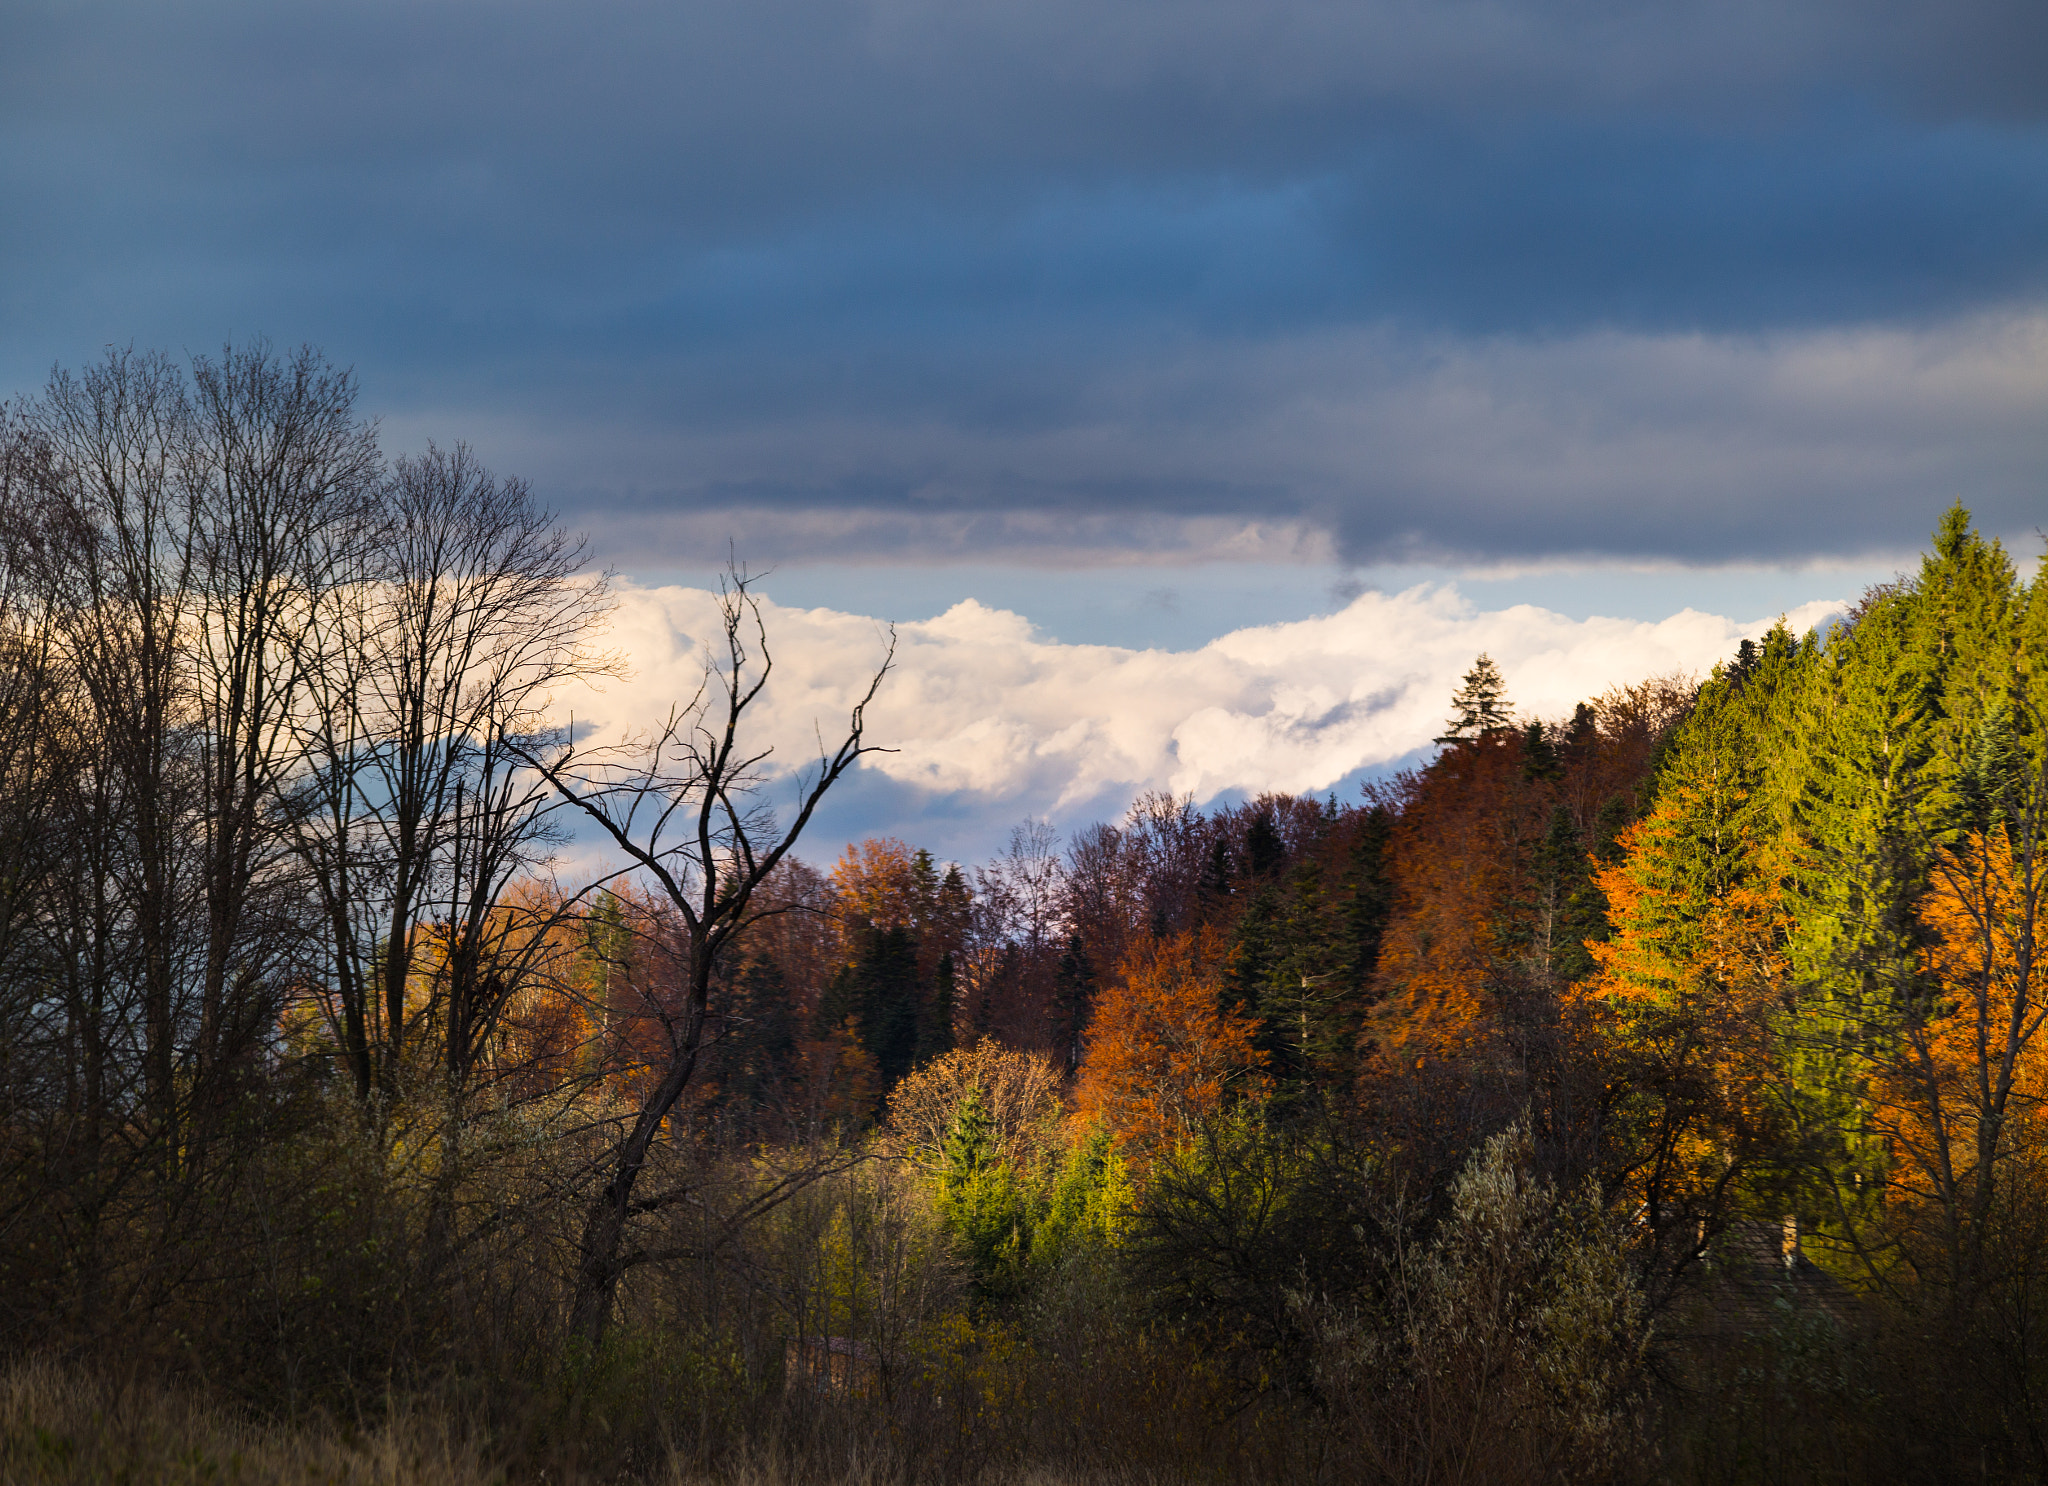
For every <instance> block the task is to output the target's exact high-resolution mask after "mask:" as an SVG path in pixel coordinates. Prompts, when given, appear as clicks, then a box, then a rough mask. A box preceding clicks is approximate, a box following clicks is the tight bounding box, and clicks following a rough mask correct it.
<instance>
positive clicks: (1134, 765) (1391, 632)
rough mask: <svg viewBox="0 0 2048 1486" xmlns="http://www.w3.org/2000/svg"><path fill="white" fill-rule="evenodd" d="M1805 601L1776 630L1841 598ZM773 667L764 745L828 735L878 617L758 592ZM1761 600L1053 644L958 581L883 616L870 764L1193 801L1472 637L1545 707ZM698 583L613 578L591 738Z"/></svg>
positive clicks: (1417, 606) (1623, 673)
mask: <svg viewBox="0 0 2048 1486" xmlns="http://www.w3.org/2000/svg"><path fill="white" fill-rule="evenodd" d="M1839 608H1840V604H1839V603H1838V602H1835V601H1825V600H1824V601H1819V602H1815V603H1811V604H1807V605H1805V606H1803V607H1802V608H1800V609H1798V610H1796V611H1794V612H1793V613H1792V614H1790V615H1789V616H1787V617H1788V620H1789V622H1790V623H1791V625H1792V626H1793V628H1794V629H1795V630H1802V629H1804V628H1805V627H1807V626H1810V625H1813V624H1815V623H1818V622H1820V621H1822V620H1824V619H1825V618H1826V617H1827V616H1828V615H1829V614H1830V613H1832V612H1834V611H1836V610H1838V609H1839ZM762 612H763V616H764V619H765V622H766V626H767V631H768V636H769V644H770V646H771V649H772V652H773V655H774V661H775V670H774V678H773V682H772V684H771V686H770V688H769V690H768V692H767V693H766V694H765V695H764V697H763V698H762V702H761V704H760V707H759V711H758V725H759V728H760V734H759V736H760V737H761V738H762V739H763V740H764V741H767V742H770V743H772V744H773V746H774V748H775V755H774V758H775V761H776V763H777V764H778V765H779V766H780V767H782V768H785V769H787V768H794V767H798V766H801V765H802V764H804V763H806V762H808V761H810V760H812V759H815V757H816V756H817V751H818V742H819V739H820V738H821V737H822V738H823V739H825V740H826V741H827V742H828V743H829V742H832V741H836V737H837V731H839V730H843V729H844V726H845V721H846V717H847V714H848V712H849V710H850V708H851V707H852V706H853V704H854V703H855V701H857V700H858V698H859V695H860V693H861V692H862V691H863V690H864V689H865V686H866V683H867V680H868V678H869V676H870V675H871V674H872V673H873V671H874V668H875V667H876V665H877V664H878V663H879V662H880V660H881V658H882V656H883V655H884V653H885V652H886V649H887V645H888V635H887V627H886V626H885V625H884V624H883V623H882V622H881V621H879V620H877V619H873V618H870V617H868V616H864V615H859V614H848V613H841V612H838V611H835V610H830V609H796V608H784V607H782V606H779V605H777V604H776V603H774V602H773V600H772V598H765V597H764V599H763V603H762ZM1770 622H1771V621H1770V619H1769V618H1765V619H1760V620H1756V621H1737V620H1732V619H1728V618H1724V617H1721V616H1718V615H1713V614H1703V613H1700V612H1698V611H1696V610H1692V609H1687V610H1684V611H1683V612H1680V613H1677V614H1674V615H1672V616H1671V617H1670V618H1668V619H1664V620H1661V621H1658V622H1654V623H1650V622H1640V621H1634V620H1625V619H1604V618H1597V617H1596V618H1590V619H1583V620H1579V619H1572V618H1568V617H1566V616H1564V615H1560V614H1556V613H1553V612H1551V611H1549V610H1545V609H1539V608H1535V607H1532V606H1529V605H1517V606H1515V607H1512V608H1506V609H1499V610H1491V611H1485V610H1480V609H1477V608H1475V607H1474V606H1473V605H1472V604H1471V603H1470V602H1468V601H1467V600H1466V599H1464V598H1463V597H1462V596H1461V595H1460V594H1459V593H1458V591H1457V590H1456V589H1455V588H1454V587H1451V586H1422V587H1417V588H1414V589H1410V590H1408V591H1407V592H1404V593H1398V594H1382V593H1366V594H1363V595H1361V596H1360V597H1358V598H1357V599H1355V600H1354V601H1353V602H1351V603H1350V604H1348V605H1346V606H1345V607H1344V608H1343V609H1341V610H1339V611H1337V612H1335V613H1332V614H1328V615H1325V616H1322V617H1319V618H1314V619H1306V620H1301V621H1298V622H1294V623H1287V624H1275V625H1267V626H1261V627H1257V628H1251V629H1241V630H1237V631H1234V632H1232V633H1230V634H1226V635H1224V636H1222V637H1221V638H1220V639H1217V640H1214V641H1212V642H1211V643H1209V644H1206V645H1203V646H1201V647H1200V648H1198V649H1192V650H1138V649H1126V648H1122V647H1118V646H1112V645H1076V644H1062V643H1059V642H1057V641H1054V640H1050V639H1046V638H1044V637H1042V636H1041V635H1039V633H1038V632H1037V631H1036V630H1035V629H1034V628H1033V626H1032V624H1031V623H1030V621H1029V620H1028V619H1026V618H1025V617H1024V616H1022V615H1020V614H1016V613H1013V612H1010V611H1008V610H1003V609H994V608H990V607H988V606H986V605H984V604H981V603H978V602H975V601H973V600H968V601H966V602H963V603H960V604H956V605H955V606H954V607H953V608H951V609H949V610H947V611H946V612H945V613H943V614H941V615H939V616H937V617H936V618H933V619H927V620H920V621H916V622H913V623H906V624H901V625H899V626H897V629H896V651H895V663H894V668H893V670H892V672H891V674H890V676H889V677H888V679H887V680H886V681H885V682H884V684H883V687H882V691H881V694H880V697H879V699H878V701H877V703H876V704H875V706H874V707H872V708H871V709H870V711H869V714H868V737H869V739H870V740H871V741H872V742H874V743H877V744H880V745H882V746H884V747H887V748H891V749H893V750H894V752H890V753H884V754H877V755H875V756H873V757H872V758H870V759H869V760H868V763H867V767H869V768H872V769H875V770H878V771H880V772H881V773H882V774H883V775H886V776H887V777H888V778H889V779H890V780H892V781H894V782H895V783H896V784H898V785H901V786H908V787H910V788H912V789H914V790H916V791H919V792H926V793H929V794H931V795H946V796H954V797H963V799H964V802H965V803H966V804H967V805H968V807H969V808H971V809H979V808H987V809H988V810H990V811H991V812H992V813H993V814H992V818H993V815H994V814H1000V815H1002V816H1003V817H1004V818H1006V819H1014V818H1015V817H1016V816H1017V815H1018V814H1021V813H1029V814H1046V815H1052V816H1056V817H1057V816H1063V815H1068V814H1071V813H1072V812H1074V811H1076V810H1079V809H1081V808H1083V807H1094V808H1098V809H1105V810H1114V809H1116V808H1117V807H1118V806H1119V805H1120V803H1121V802H1122V801H1124V800H1127V799H1129V798H1130V797H1132V796H1134V795H1136V794H1138V793H1139V792H1141V791H1143V790H1146V789H1166V790H1170V791H1173V792H1175V793H1189V794H1192V795H1194V796H1195V798H1196V799H1197V801H1202V802H1206V801H1209V800H1212V799H1214V798H1216V797H1217V796H1218V795H1221V794H1224V793H1226V792H1230V791H1244V792H1247V793H1255V792H1257V791H1260V790H1283V791H1290V792H1309V791H1317V790H1322V789H1325V788H1327V787H1329V786H1331V785H1333V784H1334V783H1336V782H1337V781H1338V780H1340V779H1343V778H1344V777H1345V776H1347V775H1351V774H1354V773H1356V772H1357V771H1359V770H1361V769H1370V768H1372V767H1374V766H1381V765H1386V764H1390V763H1393V762H1395V761H1397V760H1400V759H1402V758H1404V757H1407V756H1409V755H1411V754H1413V753H1414V752H1415V751H1416V750H1417V749H1419V748H1422V747H1424V746H1426V745H1427V744H1428V742H1429V741H1430V739H1431V737H1432V736H1434V735H1435V734H1436V733H1437V732H1439V731H1440V730H1441V728H1442V726H1443V721H1444V717H1445V713H1446V711H1447V706H1448V699H1449V696H1450V694H1451V692H1452V690H1453V689H1454V688H1455V687H1456V685H1457V684H1458V680H1459V678H1460V676H1461V675H1462V674H1463V672H1464V671H1465V670H1466V669H1467V668H1468V667H1469V666H1470V665H1471V664H1472V661H1473V658H1474V657H1475V656H1476V655H1477V654H1479V653H1480V652H1481V651H1484V652H1486V653H1488V654H1490V655H1491V656H1493V658H1494V659H1495V660H1496V661H1497V662H1499V664H1500V666H1501V668H1502V670H1503V671H1504V672H1505V674H1506V677H1507V681H1508V687H1509V693H1510V696H1511V699H1512V700H1513V701H1514V703H1515V705H1516V706H1517V708H1518V709H1519V712H1520V714H1521V715H1523V716H1536V717H1557V716H1562V715H1565V714H1568V713H1569V712H1570V710H1571V707H1572V705H1573V704H1574V703H1576V702H1578V701H1581V700H1583V699H1585V698H1588V697H1591V696H1594V695H1597V694H1598V693H1600V692H1601V691H1604V690H1606V689H1607V688H1608V687H1611V686H1615V685H1618V684H1623V683H1628V682H1634V681H1639V680H1642V679H1644V678H1645V677H1649V676H1653V675H1665V674H1670V673H1674V672H1684V673H1693V674H1704V673H1705V672H1706V671H1707V670H1708V669H1710V668H1711V667H1712V666H1713V665H1714V663H1715V662H1716V661H1720V660H1724V659H1726V658H1727V657H1728V656H1729V655H1730V654H1731V653H1732V652H1733V650H1734V648H1735V646H1736V645H1737V643H1738V642H1739V641H1740V640H1741V639H1742V638H1743V637H1744V636H1753V635H1757V634H1760V633H1762V631H1763V630H1764V629H1765V628H1766V627H1767V626H1768V624H1769V623H1770ZM717 625H718V607H717V598H716V596H715V595H713V594H711V593H708V592H706V591H704V590H702V589H694V588H677V587H665V588H651V587H642V586H638V585H634V584H631V583H627V584H625V585H623V586H622V588H621V591H620V602H619V608H618V612H617V614H616V616H615V620H614V626H613V633H612V642H613V643H614V644H615V645H616V646H618V648H619V649H621V650H622V651H623V652H624V653H625V655H626V656H627V658H628V660H629V662H630V664H631V665H632V667H633V675H632V678H631V679H630V680H628V681H624V682H615V683H612V684H610V685H609V686H608V687H607V688H606V689H605V690H604V691H603V692H602V693H594V694H582V695H578V696H576V697H574V698H565V699H564V700H565V702H571V703H572V704H573V706H574V710H575V712H576V715H577V717H578V718H579V720H583V721H588V722H591V723H594V724H595V726H596V731H597V733H598V734H599V736H600V737H610V738H618V737H622V736H625V735H627V734H629V733H631V732H633V731H635V730H644V729H645V728H646V727H648V726H650V725H651V724H653V723H655V722H658V721H659V720H660V719H661V717H662V716H663V715H665V714H666V712H667V710H668V708H669V706H670V705H671V704H672V703H674V702H676V701H678V700H680V699H686V698H687V697H688V696H689V695H690V694H691V693H692V692H693V691H694V690H695V688H696V684H697V681H698V679H699V677H700V676H701V674H702V670H703V664H704V657H705V651H704V642H705V640H706V639H716V638H717V635H718V629H717Z"/></svg>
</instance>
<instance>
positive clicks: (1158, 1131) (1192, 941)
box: [1074, 928, 1268, 1152]
mask: <svg viewBox="0 0 2048 1486" xmlns="http://www.w3.org/2000/svg"><path fill="white" fill-rule="evenodd" d="M1228 971H1229V941H1228V940H1227V938H1226V937H1225V936H1224V934H1223V932H1222V931H1221V930H1219V929H1214V928H1208V929H1199V930H1196V931H1194V932H1192V933H1184V934H1176V935H1172V936H1170V937H1168V938H1166V939H1157V940H1150V941H1148V942H1146V943H1144V944H1142V945H1140V946H1139V948H1138V949H1137V951H1136V952H1135V953H1134V954H1133V955H1132V956H1131V958H1130V959H1128V960H1126V961H1125V962H1124V964H1123V965H1121V966H1120V967H1118V973H1117V978H1116V980H1115V981H1114V982H1113V983H1112V984H1111V985H1110V986H1109V987H1108V989H1106V990H1105V991H1104V993H1103V995H1102V997H1101V999H1100V1000H1099V1001H1098V1002H1097V1004H1096V1009H1095V1020H1094V1023H1093V1025H1092V1026H1091V1027H1090V1029H1089V1033H1088V1055H1087V1058H1086V1059H1085V1061H1084V1062H1083V1063H1082V1065H1081V1073H1080V1079H1079V1082H1078V1083H1077V1085H1076V1086H1075V1091H1074V1107H1075V1111H1076V1113H1077V1115H1078V1116H1079V1117H1080V1119H1081V1120H1083V1121H1084V1122H1094V1123H1099V1124H1100V1125H1102V1126H1103V1127H1104V1128H1105V1129H1107V1130H1109V1131H1110V1132H1111V1133H1112V1134H1113V1135H1114V1136H1115V1137H1116V1138H1117V1139H1118V1140H1120V1141H1122V1142H1123V1143H1124V1144H1125V1145H1126V1146H1127V1147H1129V1148H1130V1149H1131V1150H1133V1151H1135V1152H1147V1151H1158V1150H1165V1149H1170V1148H1171V1147H1172V1146H1173V1145H1174V1144H1175V1143H1176V1142H1178V1141H1181V1140H1184V1139H1186V1138H1188V1136H1189V1135H1190V1133H1191V1132H1192V1131H1193V1130H1194V1129H1196V1128H1197V1127H1198V1126H1200V1125H1201V1124H1202V1123H1203V1122H1204V1121H1207V1120H1210V1119H1213V1118H1215V1117H1216V1116H1217V1115H1218V1114H1220V1113H1221V1112H1222V1111H1223V1110H1224V1109H1226V1108H1227V1107H1229V1106H1230V1105H1232V1104H1235V1103H1251V1104H1256V1103H1257V1102H1258V1100H1259V1099H1260V1098H1262V1097H1263V1095H1264V1094H1265V1092H1266V1089H1267V1086H1268V1080H1267V1077H1266V1073H1265V1059H1264V1057H1263V1056H1262V1055H1261V1054H1260V1053H1259V1051H1258V1048H1257V1046H1256V1042H1255V1037H1256V1030H1257V1029H1256V1024H1255V1023H1254V1022H1253V1021H1252V1020H1251V1019H1250V1018H1249V1017H1246V1016H1244V1015H1242V1014H1241V1013H1239V1012H1236V1011H1233V1010H1231V1009H1229V1008H1228V1007H1227V1006H1226V1005H1225V1004H1224V996H1225V976H1226V975H1227V974H1228Z"/></svg>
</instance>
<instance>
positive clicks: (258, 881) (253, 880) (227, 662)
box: [184, 341, 383, 1073]
mask: <svg viewBox="0 0 2048 1486" xmlns="http://www.w3.org/2000/svg"><path fill="white" fill-rule="evenodd" d="M192 370H193V375H192V381H193V397H192V405H191V417H190V433H189V436H188V438H187V440H186V447H185V461H184V463H185V479H186V480H187V482H188V484H189V488H190V491H191V497H190V498H191V502H192V505H193V508H194V509H195V511H196V513H197V518H198V519H197V521H196V532H195V536H196V540H195V542H194V549H195V550H194V562H193V571H192V574H191V583H192V587H193V589H194V599H193V602H194V606H195V608H196V611H197V613H196V620H197V622H196V623H195V624H194V625H193V626H192V630H191V635H190V643H191V647H192V652H193V655H192V683H191V684H192V697H193V706H194V709H195V713H196V722H197V727H196V728H195V730H194V737H195V740H196V743H197V747H198V753H199V769H200V777H201V781H202V783H201V803H200V819H199V824H200V838H199V844H200V848H201V852H202V856H201V861H200V873H201V877H202V881H203V883H204V899H205V905H206V946H205V959H204V963H203V970H202V974H201V980H200V984H199V1009H198V1010H199V1025H198V1028H197V1032H196V1052H197V1058H196V1062H197V1066H198V1067H199V1068H200V1069H201V1070H203V1071H205V1072H207V1073H212V1072H215V1071H217V1070H220V1069H222V1068H224V1067H225V1066H227V1065H229V1064H231V1063H233V1062H234V1061H235V1060H236V1059H237V1058H239V1057H240V1056H241V1055H242V1054H243V1053H244V1052H245V1051H246V1050H247V1049H248V1048H250V1047H251V1046H252V1045H253V1044H254V1043H255V1042H256V1041H257V1040H258V1039H259V1038H260V1037H262V1036H263V1035H264V1033H265V1032H266V1030H267V1029H268V1027H269V1026H270V1025H271V1024H272V1023H273V1022H274V1021H275V1017H276V1011H277V1007H278V1000H279V997H280V996H281V995H282V991H283V986H284V984H285V983H286V981H287V980H288V979H289V978H290V975H291V972H292V970H293V969H294V968H295V966H296V956H295V955H294V953H293V952H294V950H295V949H296V948H297V945H298V943H299V941H300V940H301V939H302V938H303V936H302V935H300V934H298V933H296V932H295V931H294V930H295V927H296V921H297V918H298V913H297V909H298V907H299V903H298V901H297V896H298V895H297V884H296V883H295V882H292V881H291V880H290V874H288V873H286V872H285V871H284V870H283V869H284V868H285V866H286V864H287V863H288V861H289V859H290V844H291V843H290V836H289V834H288V833H287V832H286V831H284V830H283V829H282V828H281V821H280V817H279V813H278V810H277V805H278V802H279V798H280V795H281V793H282V792H283V791H284V790H285V789H286V787H287V786H288V784H289V782H290V780H291V778H292V776H293V775H294V773H295V772H296V771H297V770H298V768H299V767H300V766H301V763H302V760H303V753H302V750H301V749H300V747H299V740H298V729H297V727H296V721H297V717H298V714H299V713H300V712H301V711H302V710H303V706H304V701H305V698H306V695H307V692H308V690H309V688H310V686H311V685H312V684H313V680H314V677H313V674H312V673H313V668H314V666H315V664H316V663H317V662H318V660H319V659H320V658H321V657H320V652H319V647H318V646H317V645H316V644H315V640H316V638H317V627H318V625H319V623H320V619H321V617H322V609H323V603H324V599H325V596H326V594H327V592H328V590H329V589H331V588H332V587H333V586H334V584H335V583H336V582H338V581H345V580H346V579H347V578H348V577H350V576H352V574H351V571H350V568H351V563H350V558H351V557H352V555H353V553H354V552H355V550H356V549H357V548H358V547H359V546H360V545H361V544H362V542H363V541H364V539H365V537H366V536H367V535H368V532H367V529H366V528H367V518H368V516H369V514H370V510H371V500H372V498H373V496H374V492H375V489H376V484H377V480H378V477H379V475H380V474H381V471H382V464H383V460H382V456H381V455H380V454H379V452H378V449H377V440H376V432H375V430H374V429H373V428H372V427H371V426H370V425H368V424H366V423H364V422H361V421H359V420H358V419H357V418H356V416H355V397H356V385H355V379H354V377H353V376H351V375H350V374H349V373H348V372H346V371H341V370H337V369H336V368H334V367H332V366H329V365H328V364H327V362H326V361H325V359H324V358H323V357H321V355H320V354H319V353H318V352H316V351H314V350H313V349H312V348H311V347H304V346H302V347H300V348H299V349H298V350H297V351H295V352H293V353H291V354H290V355H279V354H277V353H275V352H273V351H272V350H271V348H270V347H269V346H268V345H265V344H264V343H262V342H260V341H259V342H256V343H254V344H252V345H249V346H245V347H241V348H237V347H233V346H230V347H227V348H226V349H224V350H223V351H222V353H221V356H220V359H219V360H218V361H214V360H211V359H208V358H206V357H200V358H198V359H196V360H195V361H194V362H193V369H192ZM266 912H267V913H268V914H269V915H270V917H271V921H270V922H268V923H259V922H257V921H256V919H257V918H258V917H260V916H261V915H263V914H265V913H266Z"/></svg>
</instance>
